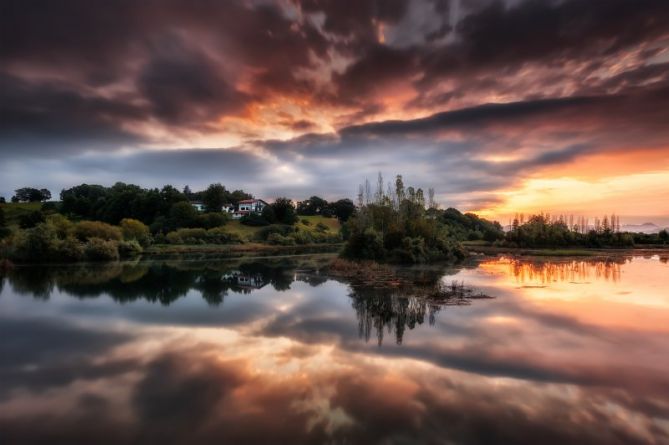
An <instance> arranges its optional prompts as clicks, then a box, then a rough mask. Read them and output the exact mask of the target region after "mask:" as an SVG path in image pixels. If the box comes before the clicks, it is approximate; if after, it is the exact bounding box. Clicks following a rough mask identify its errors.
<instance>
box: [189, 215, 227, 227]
mask: <svg viewBox="0 0 669 445" xmlns="http://www.w3.org/2000/svg"><path fill="white" fill-rule="evenodd" d="M228 221H230V216H229V215H228V214H227V213H221V212H219V213H204V214H202V215H198V217H197V225H198V226H200V227H204V228H205V229H213V228H214V227H220V226H223V225H225V224H226V223H227V222H228Z"/></svg>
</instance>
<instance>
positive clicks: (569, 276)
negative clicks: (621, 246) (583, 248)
mask: <svg viewBox="0 0 669 445" xmlns="http://www.w3.org/2000/svg"><path fill="white" fill-rule="evenodd" d="M628 260H629V259H627V258H625V257H622V256H620V257H610V258H603V259H564V260H560V261H556V259H555V258H551V259H550V260H543V259H536V260H532V261H528V259H526V258H524V259H518V258H501V259H495V260H494V261H495V263H499V262H501V263H503V264H506V265H507V266H508V269H509V272H510V274H511V275H512V276H513V277H515V279H516V281H517V282H518V283H520V284H525V283H537V284H546V283H551V282H565V281H566V282H575V283H578V282H586V281H588V280H589V279H590V278H593V277H594V278H596V279H598V280H602V279H603V280H605V281H613V282H614V283H615V282H618V281H620V270H621V266H622V265H624V264H625V263H626V262H627V261H628Z"/></svg>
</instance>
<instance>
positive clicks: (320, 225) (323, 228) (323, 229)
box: [316, 222, 328, 233]
mask: <svg viewBox="0 0 669 445" xmlns="http://www.w3.org/2000/svg"><path fill="white" fill-rule="evenodd" d="M316 231H318V232H321V233H325V232H327V231H328V226H326V225H325V224H323V223H322V222H319V223H318V224H316Z"/></svg>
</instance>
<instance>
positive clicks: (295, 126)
mask: <svg viewBox="0 0 669 445" xmlns="http://www.w3.org/2000/svg"><path fill="white" fill-rule="evenodd" d="M668 29H669V8H666V4H665V2H664V1H663V0H640V1H635V2H632V1H627V0H611V1H584V0H565V1H539V0H527V1H506V2H501V1H492V0H468V1H464V0H461V1H458V2H453V1H445V0H440V1H430V0H414V1H395V0H393V1H379V0H365V1H359V2H353V3H350V2H340V1H311V0H305V1H301V2H286V3H273V2H265V1H250V2H242V1H230V2H216V1H205V0H203V1H198V2H183V1H179V0H167V1H158V0H148V1H145V2H135V1H130V0H114V1H110V2H105V3H104V4H103V5H100V4H94V3H92V2H88V1H83V0H66V1H63V2H58V3H57V4H55V3H53V2H48V1H40V0H27V1H11V0H10V1H7V2H5V3H4V4H3V14H0V32H1V33H2V39H1V41H2V43H1V44H0V59H1V60H2V64H0V86H1V90H0V117H1V118H2V119H1V120H0V159H2V160H3V163H0V173H1V174H2V176H3V183H2V184H0V188H2V192H3V194H7V193H8V192H9V191H10V190H11V189H13V188H16V187H18V186H20V185H23V184H18V183H19V182H22V181H24V179H23V178H29V177H34V175H35V174H36V172H39V173H40V178H41V179H43V180H44V182H47V183H48V184H45V185H48V186H50V187H52V188H61V187H63V186H71V185H72V183H71V182H73V181H77V180H79V179H80V178H81V179H82V180H87V181H90V180H91V178H101V179H100V181H96V182H102V181H103V180H104V182H106V183H112V182H115V181H116V180H119V179H122V180H125V181H135V182H140V183H143V184H145V185H158V184H160V183H163V182H172V183H191V184H195V183H197V184H200V183H202V185H206V182H218V181H221V180H223V181H226V182H228V181H229V183H230V184H235V186H236V187H245V188H249V189H250V188H253V187H257V189H256V190H254V191H255V193H257V194H263V195H276V194H283V193H287V194H290V195H291V196H300V195H303V194H307V193H308V194H313V192H317V193H320V194H325V193H326V192H329V193H332V194H338V195H341V194H344V195H346V196H350V195H352V194H353V193H355V192H354V191H352V190H350V189H351V188H352V187H351V184H357V183H359V182H361V181H362V180H364V177H365V176H368V177H371V176H373V175H375V172H376V171H378V170H382V171H384V172H387V173H388V174H393V173H395V172H396V171H397V170H402V171H403V173H405V174H406V175H407V176H408V177H409V178H411V177H413V178H418V179H417V180H415V182H419V181H424V182H425V184H421V185H423V186H424V187H425V186H429V185H434V184H439V186H440V188H442V189H443V190H444V192H445V193H459V192H464V191H479V192H492V191H494V190H495V189H496V188H499V187H504V186H508V185H510V184H512V183H513V181H517V180H519V178H518V175H517V174H515V172H516V171H519V170H521V169H522V170H523V171H525V172H532V170H533V169H536V168H542V167H545V166H550V165H555V164H560V163H566V162H570V161H573V160H574V159H577V158H578V157H579V156H582V155H585V154H589V153H595V152H597V153H598V152H606V151H607V150H609V151H613V150H623V149H628V148H630V147H632V146H640V147H650V148H655V147H659V146H662V145H664V146H666V141H667V136H668V135H667V130H666V128H665V127H666V125H665V123H666V120H667V115H666V110H667V106H666V104H667V103H669V93H668V92H669V86H668V82H669V80H668V79H669V65H667V62H666V53H665V50H666V45H667V44H666V41H662V40H661V39H663V38H666V37H667V35H668V34H669V31H667V30H668ZM618 62H620V63H618ZM537 70H538V71H537ZM539 71H540V72H539ZM324 85H325V86H324ZM400 97H401V99H398V98H400ZM499 97H501V98H502V99H497V98H499ZM491 98H494V99H491ZM291 100H293V102H290V101H291ZM491 100H495V101H496V102H504V103H490V104H487V102H488V101H491ZM288 105H290V107H292V108H299V109H300V113H298V114H297V115H295V116H293V115H291V114H290V113H286V110H285V109H282V108H281V107H286V108H289V107H288ZM445 106H448V107H449V109H450V110H449V111H446V112H442V113H436V114H431V113H434V112H435V111H437V110H440V109H444V108H442V107H445ZM319 107H325V108H319ZM329 107H335V109H336V110H337V111H336V112H333V111H332V110H331V109H330V108H329ZM277 108H278V110H279V111H277V117H276V120H275V123H276V125H278V126H280V127H282V128H284V129H289V130H292V131H294V132H309V131H316V130H317V129H322V128H327V126H331V127H334V128H339V131H337V132H335V133H334V134H330V135H306V136H303V137H301V138H295V139H290V140H288V141H283V142H276V141H265V140H262V139H261V140H258V138H259V137H260V138H264V137H266V136H264V135H265V134H266V133H262V132H261V131H258V134H259V135H263V136H256V134H255V133H254V131H255V130H254V128H255V127H253V126H261V125H263V122H264V121H265V119H266V113H271V112H272V111H271V110H274V109H277ZM403 108H406V109H410V110H411V111H412V113H413V115H421V116H426V115H427V116H428V117H425V118H422V119H402V118H401V116H402V115H403V113H402V112H401V111H403ZM385 112H388V113H392V115H395V116H400V119H398V120H395V121H386V122H378V116H380V115H383V113H385ZM282 113H283V114H282ZM227 118H232V119H233V120H235V122H237V121H244V122H246V123H247V124H248V125H250V126H251V127H253V128H251V129H249V128H243V129H241V130H236V129H235V128H233V129H232V130H231V131H232V132H234V131H239V133H238V134H233V136H238V139H235V140H244V141H251V140H254V141H253V142H249V144H252V145H253V146H254V148H258V149H259V150H260V151H264V153H263V154H262V156H263V157H261V156H259V153H258V150H246V149H241V148H239V149H237V148H235V149H232V150H229V151H226V152H222V151H220V150H215V151H206V150H191V151H187V150H186V149H184V150H176V151H174V152H168V151H167V150H158V149H157V147H165V146H170V147H174V146H175V145H176V144H179V145H183V146H185V147H188V145H189V142H182V141H189V140H195V141H200V140H201V139H198V136H208V133H209V132H210V131H219V132H220V133H221V134H223V135H224V136H227V132H228V127H225V129H221V128H220V127H219V125H220V124H221V122H222V121H224V120H225V119H227ZM360 122H372V123H369V124H364V125H359V123H360ZM235 125H236V123H235ZM608 129H610V131H609V130H608ZM605 130H606V131H605ZM270 134H273V133H271V132H270ZM175 141H179V142H175ZM236 143H237V142H235V144H236ZM193 144H195V145H197V144H198V142H194V143H193ZM147 147H153V148H154V150H153V151H150V152H141V151H142V150H143V149H146V148H147ZM547 147H548V148H547ZM122 148H124V149H128V148H130V149H135V151H136V152H137V153H134V155H132V156H131V155H129V154H128V152H127V151H124V152H121V151H120V149H122ZM632 148H634V147H632ZM140 152H141V153H140ZM84 153H86V155H84ZM504 153H511V154H516V155H517V157H519V158H522V160H517V161H514V162H505V163H495V162H489V161H488V160H486V157H487V156H489V155H491V154H494V155H499V154H504ZM64 154H65V155H66V156H67V157H64V156H63V155H64ZM49 162H51V163H49ZM2 164H4V165H2ZM398 166H401V167H398ZM279 167H284V168H287V171H288V172H289V173H287V174H284V176H283V178H287V179H286V180H284V181H275V180H274V178H276V176H273V175H272V172H274V171H275V169H277V168H279ZM445 171H448V172H449V174H448V175H444V172H445ZM64 178H65V179H64ZM249 178H253V179H249ZM268 178H272V179H268ZM291 179H292V181H291ZM64 181H67V183H64ZM314 187H316V188H317V190H315V189H314ZM353 188H354V187H353ZM305 190H309V191H308V192H306V191H305ZM462 200H463V201H462V202H492V201H494V200H495V198H494V197H493V196H469V197H462Z"/></svg>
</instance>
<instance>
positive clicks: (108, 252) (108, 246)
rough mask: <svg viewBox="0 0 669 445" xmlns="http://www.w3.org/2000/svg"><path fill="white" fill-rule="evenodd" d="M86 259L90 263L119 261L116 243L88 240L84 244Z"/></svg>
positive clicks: (99, 239) (97, 239)
mask: <svg viewBox="0 0 669 445" xmlns="http://www.w3.org/2000/svg"><path fill="white" fill-rule="evenodd" d="M85 252H86V259H88V260H90V261H114V260H118V259H119V253H118V242H117V241H112V240H104V239H102V238H96V237H93V238H90V239H89V240H88V242H87V243H86V249H85Z"/></svg>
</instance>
